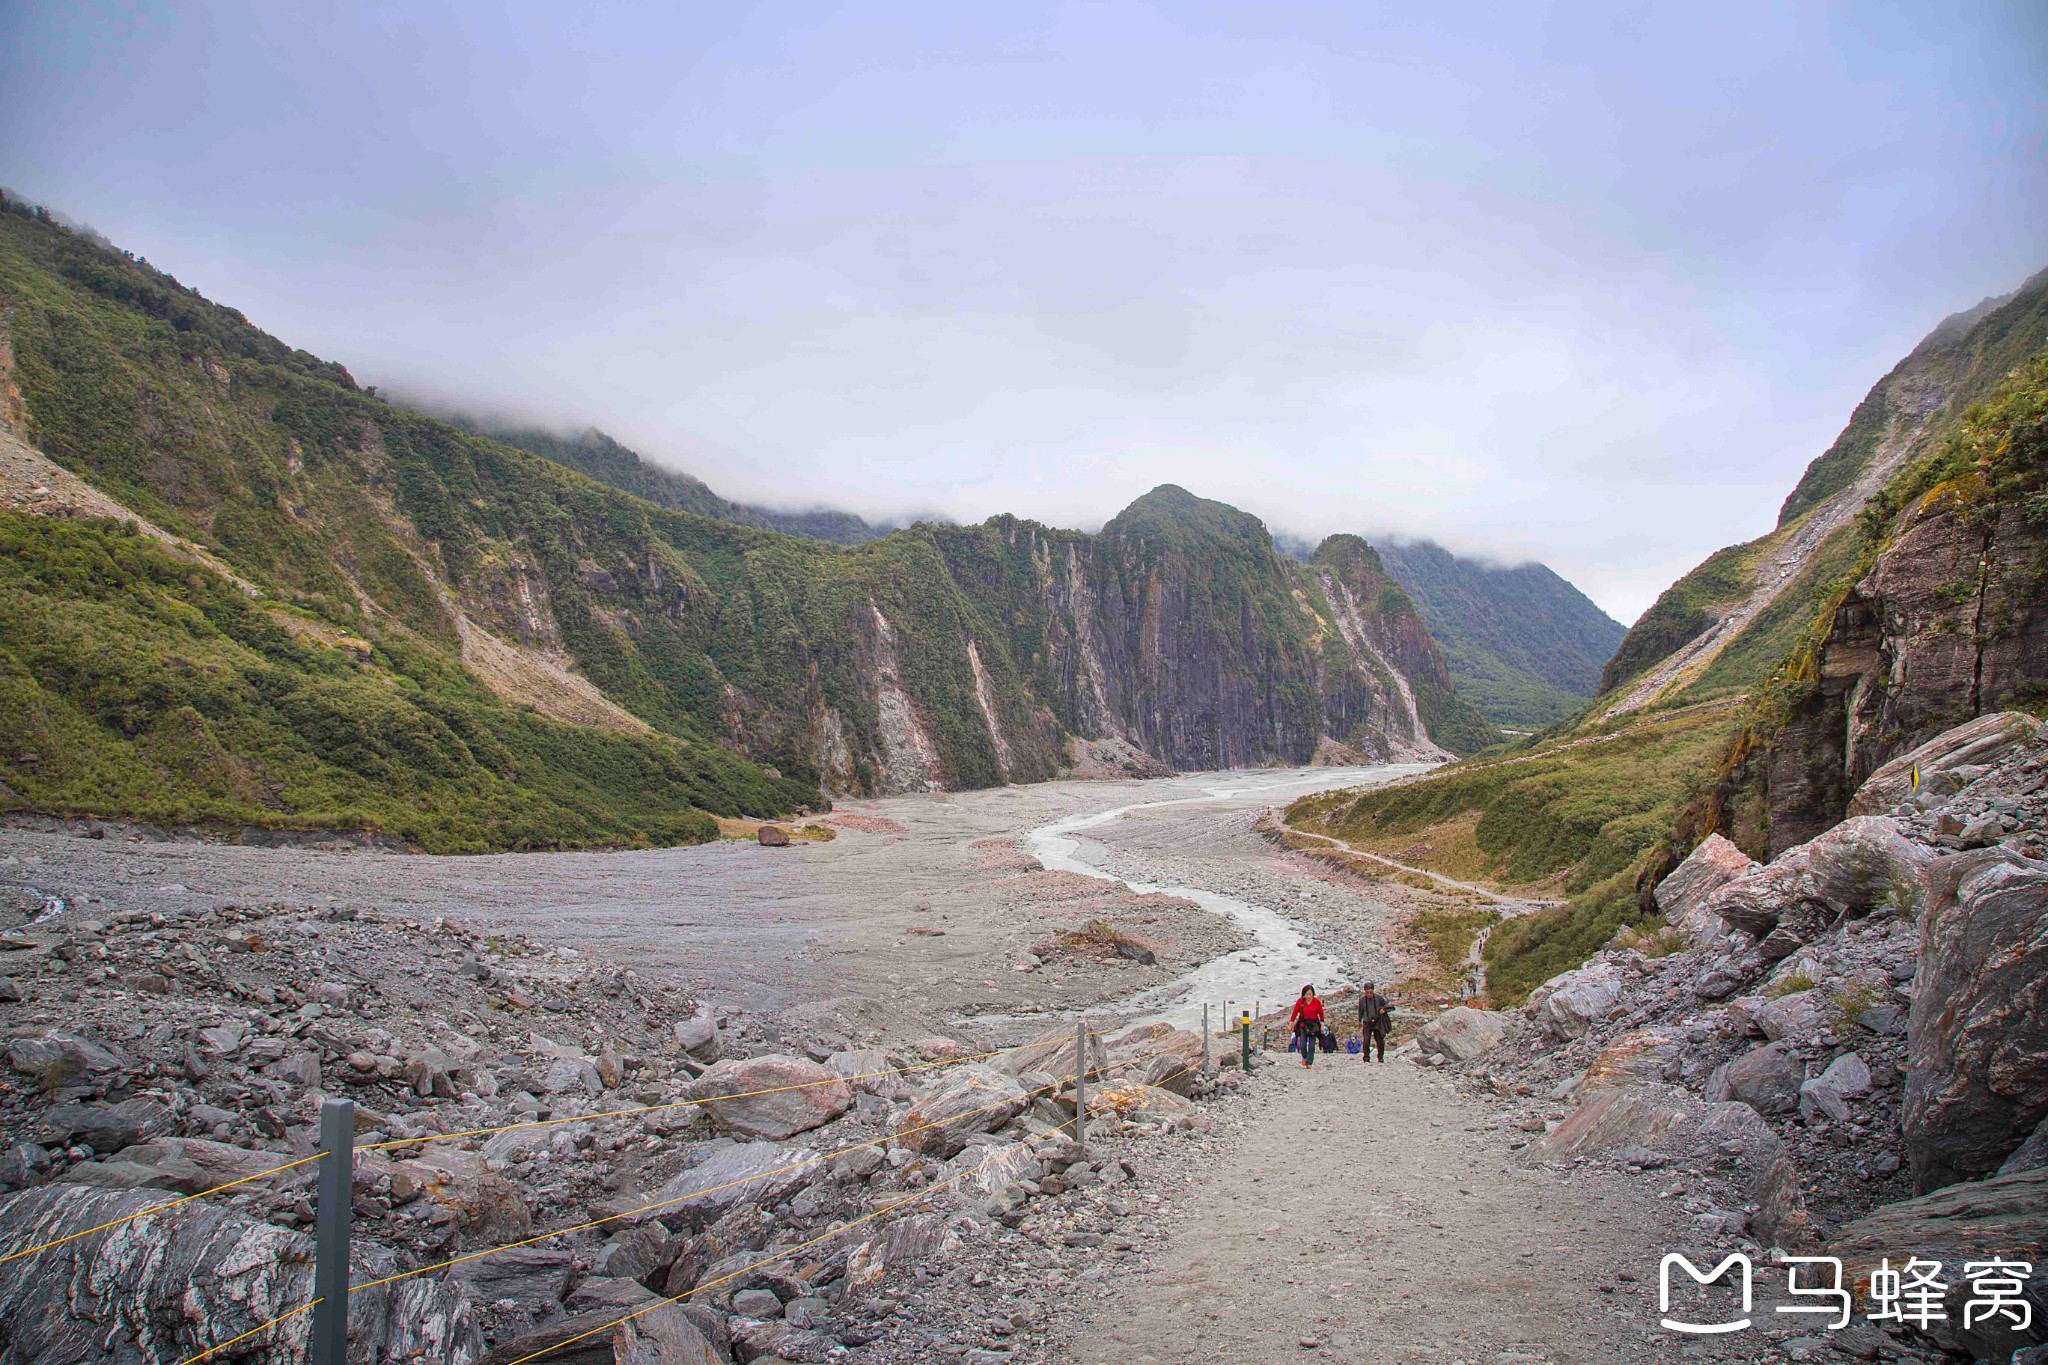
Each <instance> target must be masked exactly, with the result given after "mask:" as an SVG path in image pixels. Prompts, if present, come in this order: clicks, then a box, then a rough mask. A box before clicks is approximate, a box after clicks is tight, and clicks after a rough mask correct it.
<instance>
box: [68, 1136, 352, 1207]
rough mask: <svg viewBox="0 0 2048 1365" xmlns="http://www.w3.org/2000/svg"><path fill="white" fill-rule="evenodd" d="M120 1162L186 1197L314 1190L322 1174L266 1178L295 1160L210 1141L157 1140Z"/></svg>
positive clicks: (298, 1169) (299, 1170) (306, 1170)
mask: <svg viewBox="0 0 2048 1365" xmlns="http://www.w3.org/2000/svg"><path fill="white" fill-rule="evenodd" d="M115 1157H116V1161H117V1162H118V1163H119V1164H122V1165H126V1166H142V1167H151V1168H154V1169H157V1170H159V1171H162V1172H163V1173H164V1175H165V1177H166V1178H165V1179H164V1180H163V1181H161V1182H152V1184H155V1185H156V1186H157V1187H158V1188H162V1189H171V1190H177V1191H178V1192H179V1193H181V1194H201V1193H204V1192H205V1191H207V1190H211V1189H217V1188H219V1187H220V1186H222V1185H226V1184H229V1183H230V1182H233V1181H238V1180H239V1181H247V1182H248V1184H247V1185H246V1186H244V1187H243V1188H250V1189H270V1190H276V1189H290V1188H293V1187H297V1186H305V1185H310V1184H312V1183H313V1181H314V1179H315V1178H316V1177H315V1172H316V1171H317V1169H318V1167H317V1166H316V1165H315V1164H314V1163H313V1162H310V1161H309V1162H307V1163H306V1164H305V1165H303V1166H294V1167H292V1168H291V1169H290V1170H288V1171H277V1172H276V1174H274V1175H266V1174H264V1173H265V1172H267V1171H273V1170H276V1168H277V1167H279V1166H282V1165H284V1164H285V1163H287V1162H288V1161H290V1160H292V1158H291V1157H289V1156H280V1155H279V1154H278V1153H276V1152H262V1151H256V1150H254V1149H251V1148H248V1147H235V1146H231V1145H229V1144H228V1143H225V1142H214V1141H212V1140H211V1139H208V1138H181V1137H160V1138H152V1139H150V1140H149V1141H148V1142H142V1143H137V1144H136V1145H135V1146H133V1147H125V1148H123V1149H122V1150H121V1151H120V1152H118V1153H116V1154H115ZM110 1164H111V1163H110ZM75 1169H77V1170H83V1169H85V1168H84V1167H79V1168H75ZM252 1177H256V1178H253V1179H252ZM90 1178H91V1177H89V1176H88V1177H87V1179H90Z"/></svg>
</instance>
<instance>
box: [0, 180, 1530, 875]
mask: <svg viewBox="0 0 2048 1365" xmlns="http://www.w3.org/2000/svg"><path fill="white" fill-rule="evenodd" d="M6 210H7V211H6V212H4V213H0V324H4V326H0V399H4V401H0V438H4V439H5V440H6V441H9V442H12V443H13V444H10V445H9V446H8V447H7V449H8V450H9V451H11V452H12V454H11V455H10V456H9V458H8V460H6V461H4V462H0V491H4V492H6V493H7V495H8V496H7V501H8V503H9V505H11V506H15V507H33V508H36V509H37V510H40V511H43V512H46V513H47V512H63V511H65V510H66V507H65V506H52V505H50V504H51V502H52V499H53V498H55V499H56V501H57V502H62V501H63V497H68V496H71V495H69V494H65V495H63V496H58V495H55V494H50V490H49V488H47V487H45V486H44V485H52V484H62V483H63V482H64V480H65V479H68V478H70V476H71V475H76V476H78V478H79V479H82V480H84V483H78V484H77V488H78V489H81V490H84V493H86V494H90V495H91V496H90V497H86V496H83V495H80V496H78V497H73V498H72V502H71V504H70V506H72V507H73V508H74V509H75V510H79V511H82V512H88V513H90V512H101V513H103V512H105V511H107V510H108V507H106V506H100V505H99V504H97V503H95V502H94V501H93V499H95V498H98V497H99V496H100V493H102V492H103V493H105V494H110V495H112V497H114V498H116V499H118V500H119V503H120V504H121V508H125V509H126V511H125V512H124V511H121V508H114V509H113V510H115V511H116V512H119V513H120V517H117V520H119V519H120V518H125V517H126V516H127V515H128V514H129V513H132V514H134V515H135V516H137V517H140V518H144V519H146V520H147V522H149V523H152V524H153V528H160V530H161V532H162V534H163V536H164V537H165V538H166V539H157V540H152V539H149V538H148V537H144V538H143V540H142V541H138V540H137V539H136V538H135V537H133V536H132V535H130V534H129V533H128V532H126V531H123V530H121V529H119V528H118V527H115V526H110V525H104V524H99V523H83V522H74V524H72V525H69V526H66V527H63V528H61V529H59V528H54V527H53V526H51V525H50V524H48V523H47V520H37V519H34V518H22V517H20V516H18V515H13V516H10V517H9V526H8V532H7V533H8V535H9V537H10V539H9V540H8V541H7V546H8V550H7V553H8V555H10V556H11V558H10V559H9V560H8V561H7V566H6V576H5V578H4V580H0V586H4V589H5V591H7V592H8V593H11V594H12V595H13V596H12V599H11V600H12V606H11V608H10V611H9V621H10V624H11V625H13V626H15V627H17V628H15V629H12V630H9V631H4V632H0V745H7V746H11V747H12V748H13V749H14V752H15V757H16V758H17V759H19V758H21V756H22V755H26V756H28V758H29V759H31V760H33V761H17V762H15V763H14V764H13V766H12V767H11V768H10V769H8V770H6V778H5V781H6V790H5V791H0V802H5V803H7V804H10V805H16V806H23V805H25V806H32V807H38V808H43V809H58V810H79V811H103V812H108V813H137V814H145V815H148V816H149V817H150V818H158V819H166V820H207V821H214V822H218V823H237V822H239V823H257V824H280V825H308V824H361V825H370V826H374V827H377V828H380V829H386V830H389V831H391V832H394V833H398V834H400V835H401V836H402V837H404V838H406V839H408V840H411V841H412V842H415V843H417V844H420V845H422V846H425V847H434V848H483V847H508V846H532V845H539V844H554V843H559V844H588V843H606V842H630V841H633V840H640V839H650V840H658V839H669V838H676V837H684V836H686V835H691V834H702V833H703V832H705V831H706V829H708V823H707V822H706V821H704V820H703V818H702V816H701V814H699V812H704V811H709V812H715V813H728V812H730V813H749V814H766V813H769V812H772V811H786V810H789V809H792V808H793V807H795V806H797V805H800V804H802V803H805V802H810V801H815V800H817V799H818V792H819V788H820V787H821V786H822V787H825V788H827V789H829V790H831V791H836V792H882V791H900V790H909V789H918V788H924V787H964V786H978V785H985V784H989V783H995V782H1002V781H1029V780H1035V779H1040V778H1045V777H1049V776H1051V775H1053V774H1054V773H1056V772H1058V771H1060V770H1061V769H1062V768H1063V767H1064V766H1066V765H1067V764H1068V763H1070V762H1074V761H1076V749H1075V747H1074V746H1075V745H1076V744H1080V745H1082V746H1083V747H1084V749H1086V748H1087V746H1090V745H1095V744H1097V742H1098V741H1099V742H1101V744H1103V745H1106V746H1108V750H1107V751H1116V752H1121V753H1125V754H1126V755H1128V754H1129V753H1131V752H1133V751H1136V752H1141V753H1143V754H1145V755H1148V756H1149V758H1150V759H1151V760H1152V761H1155V762H1157V761H1163V762H1165V763H1168V764H1172V765H1174V766H1179V767H1202V766H1210V765H1213V764H1238V763H1269V762H1281V761H1289V762H1305V761H1309V760H1310V759H1313V758H1317V757H1323V758H1376V757H1384V756H1387V755H1391V754H1417V753H1424V752H1429V751H1431V744H1430V740H1429V738H1428V735H1427V734H1425V733H1424V732H1423V729H1422V726H1423V725H1428V726H1432V727H1437V728H1440V729H1441V730H1442V731H1443V733H1444V735H1445V736H1446V737H1447V742H1449V743H1451V744H1454V745H1456V746H1458V747H1460V748H1464V747H1469V746H1471V745H1476V744H1478V743H1483V742H1485V741H1486V740H1487V739H1488V738H1490V731H1489V730H1488V728H1487V727H1486V726H1485V723H1484V722H1483V721H1481V720H1479V718H1478V717H1477V716H1476V715H1474V714H1473V713H1471V712H1470V711H1469V709H1468V708H1464V707H1463V705H1462V703H1461V702H1460V701H1459V700H1458V699H1457V697H1456V693H1455V690H1454V689H1453V688H1452V687H1451V685H1450V682H1449V678H1448V674H1445V673H1442V672H1441V670H1442V662H1441V656H1440V654H1438V653H1437V652H1436V647H1435V645H1434V643H1433V642H1431V641H1430V640H1429V638H1428V635H1427V632H1426V630H1424V629H1423V628H1422V626H1421V624H1420V620H1419V618H1417V617H1415V615H1414V612H1413V608H1412V607H1411V606H1408V605H1407V603H1406V599H1405V597H1402V596H1400V595H1399V592H1398V589H1394V590H1393V594H1392V595H1389V594H1388V593H1387V592H1386V591H1385V589H1386V588H1387V587H1390V586H1391V585H1390V584H1381V583H1378V582H1375V581H1373V575H1372V572H1370V570H1375V569H1376V568H1377V561H1376V560H1373V561H1371V563H1370V565H1368V564H1367V563H1366V562H1365V561H1364V559H1363V558H1362V557H1359V556H1349V557H1345V556H1339V560H1341V561H1342V562H1335V563H1330V564H1325V565H1323V566H1321V567H1319V568H1316V569H1313V570H1301V569H1298V568H1296V567H1294V566H1291V565H1288V564H1286V563H1284V562H1283V561H1282V560H1281V559H1280V558H1279V557H1278V556H1276V555H1275V554H1274V553H1273V551H1272V547H1271V541H1270V538H1269V537H1267V536H1266V534H1265V531H1264V528H1263V527H1261V526H1259V524H1258V523H1257V522H1256V521H1255V520H1253V519H1252V518H1249V517H1246V516H1244V515H1243V514H1242V513H1237V512H1235V511H1234V510H1232V509H1228V508H1222V507H1220V505H1219V504H1213V503H1204V502H1202V501H1201V500H1199V499H1194V498H1192V497H1190V496H1188V495H1187V494H1185V493H1182V492H1180V491H1179V490H1160V491H1159V492H1158V493H1155V494H1154V495H1152V496H1151V497H1149V498H1147V499H1143V500H1141V501H1140V503H1139V504H1136V505H1134V507H1133V508H1132V509H1131V510H1130V511H1129V512H1128V513H1126V514H1125V516H1124V517H1121V518H1119V519H1118V520H1117V521H1116V522H1113V523H1111V527H1109V528H1105V531H1104V533H1103V534H1101V535H1099V536H1094V537H1089V536H1083V535H1079V534H1078V533H1073V532H1063V531H1052V530H1050V529H1048V528H1043V527H1035V526H1032V525H1031V524H1029V523H1020V522H1016V521H1014V520H1012V519H1008V518H998V519H997V520H995V521H992V522H989V523H987V524H985V525H984V526H981V527H966V528H960V527H938V526H926V525H921V526H916V527H911V528H908V529H906V530H902V531H898V532H895V533H893V534H890V535H887V536H882V537H879V538H873V539H869V540H866V541H864V542H862V543H860V544H857V545H851V546H842V545H836V544H831V543H827V542H825V541H822V540H817V539H811V538H805V537H798V536H790V535H784V534H780V533H777V532H775V531H772V530H766V529H760V528H757V527H753V526H748V525H743V524H737V523H735V522H734V521H733V520H730V519H723V518H720V517H716V516H704V515H699V514H697V513H695V512H691V511H685V510H678V509H677V508H674V507H670V506H664V505H662V504H661V503H660V502H657V501H654V500H650V499H648V498H643V497H639V496H635V495H633V494H632V493H629V492H626V491H623V490H621V489H619V488H616V487H613V486H610V485H609V484H607V483H605V482H600V481H598V480H595V479H593V478H590V477H587V476H585V475H584V474H582V473H579V472H577V471H576V470H574V469H572V468H570V467H568V466H567V465H566V464H564V463H562V462H559V461H557V460H555V459H550V458H543V457H540V456H536V455H534V454H532V453H530V452H528V451H526V450H522V449H519V448H517V447H515V446H512V445H508V444H506V443H505V442H503V441H498V440H493V439H490V438H488V437H485V436H481V435H479V434H477V433H475V432H472V431H468V430H464V429H463V428H461V427H459V426H456V425H454V424H451V423H449V422H445V421H441V420H438V419H435V418H432V417H429V416H426V415H423V414H421V413H417V412H413V411H409V410H406V409H403V408H399V407H394V406H392V405H391V404H389V403H386V402H385V401H383V400H382V399H380V398H378V397H376V396H375V395H373V394H370V393H367V392H364V391H361V390H359V389H358V388H357V387H356V385H355V384H354V382H353V381H352V380H351V379H350V377H349V376H348V374H347V372H346V371H345V370H343V369H341V368H340V367H339V366H336V365H333V364H330V363H326V362H323V361H321V360H319V359H317V358H316V357H313V356H311V355H308V354H306V353H305V352H302V351H295V350H293V349H292V348H290V347H288V346H286V345H284V344H282V343H280V342H278V341H276V340H275V339H273V338H271V337H269V336H267V335H265V334H264V333H262V332H261V331H259V330H258V329H256V328H255V327H253V326H251V325H250V324H249V322H248V321H247V320H246V319H245V318H243V317H242V316H241V315H240V314H239V313H236V312H234V311H233V310H232V309H229V308H225V307H221V306H219V305H216V304H213V303H210V302H208V301H206V300H204V299H202V298H200V297H199V296H198V295H197V294H194V293H193V292H191V291H190V290H187V289H184V288H182V287H180V286H179V285H178V284H177V283H176V282H175V281H174V280H171V279H170V278H169V277H168V276H165V275H162V274H161V273H159V272H157V271H155V270H153V269H151V268H150V267H149V266H147V265H146V264H144V263H142V262H139V261H137V260H134V259H132V258H129V257H127V256H124V255H122V254H121V253H119V252H117V251H113V250H110V249H108V248H106V247H105V246H104V245H102V244H100V243H98V242H96V241H94V240H92V239H91V238H89V237H87V236H85V235H83V234H79V233H73V232H70V231H67V230H65V229H63V228H61V227H59V226H57V225H56V224H54V223H53V222H50V221H48V220H47V219H46V218H42V217H39V216H37V215H36V214H34V213H31V212H29V211H26V210H24V209H22V207H21V206H20V205H18V204H11V203H10V204H7V205H6ZM17 438H19V439H17ZM24 440H25V441H26V442H27V444H26V445H23V444H21V441H24ZM30 446H33V447H35V448H36V449H35V450H32V449H30V448H29V447H30ZM36 450H40V451H41V452H42V454H40V455H39V454H37V453H36ZM600 453H605V452H602V451H600ZM44 455H47V457H48V458H49V459H50V460H54V461H55V462H56V463H55V466H52V465H50V464H48V463H43V464H42V465H41V466H40V468H41V469H42V470H43V471H46V473H47V475H48V476H47V477H40V481H39V475H38V474H37V468H38V466H37V464H36V462H37V461H40V460H42V459H43V456H44ZM65 471H68V474H67V473H65ZM613 472H617V471H613ZM59 475H62V476H63V477H61V478H60V477H58V476H59ZM7 480H11V482H7ZM73 482H74V483H76V480H73ZM94 490H98V491H97V492H96V491H94ZM650 491H659V490H650ZM145 542H146V543H145ZM180 543H182V544H184V545H185V546H188V547H189V548H185V549H181V548H179V545H180ZM1367 553H1368V554H1369V550H1368V552H1367ZM210 565H211V566H215V567H209V566H210ZM58 566H68V567H63V568H62V571H61V572H59V571H58ZM216 568H221V569H225V570H228V571H231V572H232V573H233V574H234V575H236V576H237V578H238V579H239V580H240V583H241V584H243V585H245V586H246V591H245V588H244V587H241V586H236V585H235V583H233V582H231V581H230V580H229V579H228V578H226V577H223V576H222V574H221V573H220V572H216ZM1333 594H1334V595H1335V596H1336V597H1337V598H1338V599H1339V601H1338V602H1333V601H1331V600H1330V599H1331V597H1332V595H1333ZM1340 603H1341V605H1340ZM30 621H33V622H35V624H34V627H33V629H31V628H30V627H29V626H27V625H24V624H22V623H25V622H30ZM102 638H117V639H119V640H120V641H121V648H119V649H111V650H103V651H99V652H98V654H96V652H95V642H96V641H97V640H100V639H102ZM1397 660H1398V661H1401V662H1391V661H1397ZM1404 667H1405V668H1409V669H1413V670H1416V674H1417V676H1416V680H1415V682H1414V684H1413V685H1412V686H1411V685H1410V684H1409V682H1408V679H1407V678H1406V677H1405V676H1403V675H1402V674H1401V673H1400V669H1401V668H1404ZM1432 670H1434V673H1433V672H1432ZM1437 674H1440V675H1441V676H1436V675H1437ZM1166 699H1170V700H1166ZM1418 721H1420V722H1421V724H1418ZM1089 752H1091V753H1092V752H1094V750H1089ZM757 764H758V765H766V766H756V765H757ZM1084 766H1086V765H1085V764H1084Z"/></svg>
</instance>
